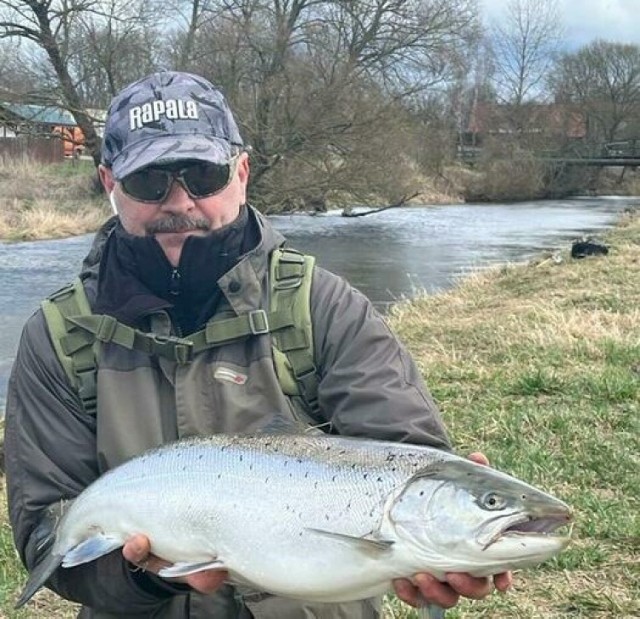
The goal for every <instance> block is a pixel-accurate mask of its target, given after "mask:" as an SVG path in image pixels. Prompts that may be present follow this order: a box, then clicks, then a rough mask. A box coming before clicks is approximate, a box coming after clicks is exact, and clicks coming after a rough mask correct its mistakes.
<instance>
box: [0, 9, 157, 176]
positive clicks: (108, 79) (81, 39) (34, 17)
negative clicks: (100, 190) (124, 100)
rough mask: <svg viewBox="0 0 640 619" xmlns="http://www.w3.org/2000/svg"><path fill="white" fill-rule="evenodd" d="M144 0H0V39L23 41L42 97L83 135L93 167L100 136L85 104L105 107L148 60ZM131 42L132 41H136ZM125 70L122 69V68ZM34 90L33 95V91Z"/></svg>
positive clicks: (141, 70)
mask: <svg viewBox="0 0 640 619" xmlns="http://www.w3.org/2000/svg"><path fill="white" fill-rule="evenodd" d="M148 4H149V3H145V2H143V1H142V0H139V1H137V2H124V1H122V0H0V39H13V40H19V41H22V42H24V43H26V45H27V47H29V46H30V47H31V49H33V50H34V51H33V53H34V55H35V56H37V59H36V60H35V62H34V65H38V64H41V62H42V58H41V57H42V56H44V58H45V59H46V61H47V63H46V65H45V66H44V68H39V69H38V71H39V73H40V79H39V80H38V82H37V86H38V91H39V92H38V93H37V94H38V96H39V98H40V100H41V101H43V102H47V103H49V104H54V105H62V106H63V107H64V108H66V109H67V110H69V112H71V114H72V115H73V117H74V119H75V121H76V123H77V125H78V126H79V127H80V129H81V130H82V132H83V134H84V136H85V146H86V148H87V150H88V152H89V153H91V155H92V157H93V160H94V162H95V163H96V165H97V164H98V163H99V161H100V138H99V136H98V134H97V132H96V129H95V126H94V122H93V121H94V119H93V118H92V117H91V116H90V114H89V112H88V111H87V109H86V107H87V103H91V104H92V105H104V104H105V103H106V101H108V100H109V99H110V98H111V95H113V93H114V92H115V91H116V90H117V89H119V88H120V87H121V86H123V85H124V84H123V83H122V82H123V81H124V82H125V83H126V81H130V79H131V78H135V77H139V76H140V75H142V74H144V71H145V69H147V68H149V66H150V65H151V63H143V62H141V59H142V58H144V57H145V56H148V54H147V53H146V50H148V49H149V47H150V46H149V41H148V40H147V41H146V42H145V41H144V40H143V38H142V35H140V32H141V24H142V25H144V24H145V23H147V22H149V21H150V20H151V14H150V13H149V11H148V10H146V9H145V6H147V5H148ZM136 37H138V38H137V40H135V45H134V39H135V38H136ZM125 66H126V67H128V70H124V67H125ZM33 94H34V93H32V95H33Z"/></svg>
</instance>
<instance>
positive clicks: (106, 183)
mask: <svg viewBox="0 0 640 619" xmlns="http://www.w3.org/2000/svg"><path fill="white" fill-rule="evenodd" d="M98 175H99V176H100V181H101V182H102V186H103V187H104V190H105V192H106V193H107V195H109V194H110V193H111V192H112V191H113V188H114V187H115V186H116V180H115V178H113V174H112V172H111V168H107V166H104V165H102V164H100V165H99V166H98Z"/></svg>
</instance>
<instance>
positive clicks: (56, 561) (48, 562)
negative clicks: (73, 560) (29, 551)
mask: <svg viewBox="0 0 640 619" xmlns="http://www.w3.org/2000/svg"><path fill="white" fill-rule="evenodd" d="M61 563H62V555H56V554H53V553H52V552H51V551H49V552H48V553H47V554H46V555H45V556H44V558H43V559H42V561H40V563H38V565H36V567H35V568H34V569H33V571H32V572H31V573H30V574H29V580H27V584H26V585H25V586H24V589H23V590H22V593H21V594H20V597H19V598H18V601H17V602H16V605H15V608H20V607H21V606H24V605H25V604H26V603H27V602H28V601H29V600H30V599H31V598H32V597H33V596H34V595H35V594H36V592H37V591H38V589H40V587H42V585H44V583H45V582H47V580H48V579H49V577H50V576H51V574H53V573H54V572H55V571H56V570H57V569H58V567H59V566H60V564H61Z"/></svg>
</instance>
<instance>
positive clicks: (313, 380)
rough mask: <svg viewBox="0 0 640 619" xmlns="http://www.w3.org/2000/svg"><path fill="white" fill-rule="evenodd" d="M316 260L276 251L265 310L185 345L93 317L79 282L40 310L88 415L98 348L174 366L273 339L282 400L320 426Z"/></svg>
mask: <svg viewBox="0 0 640 619" xmlns="http://www.w3.org/2000/svg"><path fill="white" fill-rule="evenodd" d="M314 264H315V258H314V257H313V256H307V255H304V254H301V253H299V252H297V251H295V250H292V249H285V248H278V249H276V250H274V252H273V253H272V255H271V261H270V264H269V286H270V291H269V310H268V311H266V310H264V309H258V310H253V311H251V312H248V313H246V314H241V315H240V316H236V317H234V318H225V319H220V320H210V321H209V322H208V323H207V324H206V325H205V327H204V329H202V330H200V331H197V332H196V333H193V334H191V335H190V336H189V337H186V338H183V337H174V336H160V335H156V334H153V333H146V332H144V331H141V330H139V329H135V328H133V327H129V326H128V325H125V324H123V323H121V322H118V321H117V320H116V319H115V318H114V317H113V316H107V315H105V314H93V313H92V312H91V308H90V306H89V302H88V300H87V297H86V293H85V291H84V286H83V285H82V282H81V280H80V278H77V279H76V280H75V281H74V282H73V283H72V284H69V285H68V286H66V287H64V288H62V289H61V290H59V291H57V292H54V293H53V294H52V295H51V296H49V297H48V298H47V299H45V300H44V301H43V302H42V310H43V312H44V316H45V320H46V322H47V326H48V328H49V333H50V335H51V340H52V343H53V346H54V349H55V351H56V355H57V356H58V359H59V360H60V363H61V364H62V367H63V369H64V371H65V373H66V375H67V377H68V378H69V380H70V382H71V384H72V385H73V386H74V388H75V389H76V391H77V393H78V396H79V397H80V400H81V401H82V405H83V407H84V409H85V411H86V412H87V413H88V414H90V415H95V414H96V411H97V401H96V396H97V372H98V367H97V353H98V348H99V346H100V345H101V344H102V343H103V342H105V343H106V342H113V343H114V344H117V345H119V346H123V347H124V348H127V349H129V350H137V351H140V352H143V353H146V354H148V355H157V356H161V357H166V358H168V359H170V360H172V361H175V362H176V363H178V364H179V365H185V364H188V363H190V362H191V360H192V359H193V356H194V355H196V354H198V353H199V352H201V351H203V350H207V349H209V348H216V347H218V346H223V345H225V344H228V343H229V342H233V341H235V340H239V339H242V338H247V337H252V336H255V335H264V334H267V333H269V334H271V341H272V350H273V359H274V364H275V369H276V374H277V376H278V381H279V382H280V387H281V389H282V391H283V392H284V394H285V395H288V396H299V397H300V398H301V399H302V402H303V403H304V406H305V408H306V409H307V412H308V413H309V414H310V415H311V417H312V418H317V414H318V412H319V409H318V397H317V392H318V377H317V374H316V366H315V362H314V351H313V332H312V323H311V309H310V294H311V280H312V277H313V266H314Z"/></svg>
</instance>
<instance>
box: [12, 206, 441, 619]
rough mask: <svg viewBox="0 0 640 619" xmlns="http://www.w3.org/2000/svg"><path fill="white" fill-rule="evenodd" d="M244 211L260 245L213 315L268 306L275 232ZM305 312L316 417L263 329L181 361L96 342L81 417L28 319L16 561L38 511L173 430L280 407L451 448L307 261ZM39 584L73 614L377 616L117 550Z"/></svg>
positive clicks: (16, 394)
mask: <svg viewBox="0 0 640 619" xmlns="http://www.w3.org/2000/svg"><path fill="white" fill-rule="evenodd" d="M250 214H251V216H252V217H254V218H255V220H256V221H257V224H258V226H259V229H260V235H261V239H260V242H259V243H258V245H257V246H256V247H255V248H254V249H253V250H251V251H250V252H248V253H247V254H246V255H244V256H242V258H241V259H240V261H239V262H238V263H237V264H236V265H235V266H234V267H233V268H231V270H229V271H228V272H227V273H226V274H225V275H224V276H223V277H221V278H220V280H219V285H220V288H221V289H222V291H223V295H224V300H223V302H222V303H221V304H220V307H219V308H218V310H217V312H216V317H217V316H220V317H228V316H233V315H239V314H242V313H246V312H248V311H251V310H256V309H260V308H263V309H264V308H267V307H268V299H267V297H268V291H269V285H268V281H267V279H268V276H269V273H268V257H269V255H270V253H271V252H272V251H273V249H274V248H276V247H278V246H280V245H281V244H282V243H283V241H284V239H283V237H282V236H281V235H280V234H279V233H278V232H276V231H275V230H273V228H272V227H271V226H270V224H269V223H268V222H267V221H266V220H265V219H264V218H263V217H262V216H260V215H259V214H258V213H257V212H256V211H254V210H253V209H252V210H251V213H250ZM108 230H109V227H108V226H105V227H104V228H103V230H102V231H100V232H99V233H98V234H97V235H96V239H95V241H94V245H93V248H92V250H91V252H90V253H89V255H88V257H87V258H86V259H85V262H84V264H83V270H82V273H81V277H82V279H83V282H84V286H85V290H86V293H87V296H88V299H89V302H90V303H92V302H93V300H94V299H95V295H96V290H97V273H98V266H99V263H100V258H101V250H102V247H103V245H104V243H105V240H106V236H107V234H108ZM311 316H312V323H313V334H314V350H315V360H316V366H317V368H318V374H319V391H318V399H319V405H320V415H321V419H313V420H312V419H310V418H309V417H308V416H307V415H306V414H305V413H304V411H302V409H301V407H300V406H299V403H297V402H295V401H294V400H295V398H289V397H287V396H285V395H284V394H283V392H282V390H281V389H280V385H279V382H278V378H277V375H276V372H275V369H274V363H273V357H272V346H271V337H270V335H269V334H264V335H256V336H253V337H250V338H248V339H243V340H239V341H234V342H231V343H229V344H227V345H224V346H222V347H220V348H214V349H209V350H205V351H202V352H201V353H199V354H197V355H196V356H195V357H194V359H193V360H192V362H191V363H189V364H187V365H177V364H176V363H175V362H173V361H170V360H168V359H166V358H158V357H152V356H149V355H147V354H144V353H141V352H137V351H131V350H127V349H125V348H122V347H120V346H118V345H116V344H113V343H108V344H103V345H102V346H101V348H100V350H99V352H98V375H97V381H98V398H97V402H98V404H97V413H96V414H95V416H93V415H89V414H87V413H86V412H85V411H84V410H83V408H82V404H81V401H80V400H79V398H78V396H77V394H76V392H75V391H74V389H73V387H72V386H71V384H70V382H69V380H68V378H67V376H66V375H65V373H64V371H63V369H62V366H61V365H60V363H59V361H58V359H57V357H56V354H55V352H54V349H53V347H52V344H51V340H50V337H49V334H48V331H47V327H46V324H45V321H44V318H43V314H42V312H41V311H37V312H36V313H35V314H34V315H33V316H31V318H30V319H29V320H28V322H27V323H26V325H25V327H24V330H23V333H22V338H21V341H20V346H19V350H18V354H17V358H16V361H15V364H14V367H13V371H12V374H11V378H10V381H9V393H8V401H7V411H6V437H5V452H6V467H7V483H8V493H9V510H10V518H11V524H12V526H13V532H14V537H15V542H16V546H17V548H18V551H19V553H20V556H21V558H22V561H23V562H24V564H25V566H26V567H27V569H31V568H33V567H34V565H35V564H36V563H37V562H38V559H39V556H38V550H37V547H38V545H39V542H40V541H42V538H43V537H44V536H46V535H47V534H48V533H49V532H50V525H48V524H47V520H46V519H45V518H44V514H45V511H46V510H47V508H50V507H51V506H55V505H56V504H59V502H60V500H61V499H71V498H73V497H75V496H77V495H78V494H79V493H80V492H81V491H82V490H83V489H84V488H85V487H86V486H87V485H89V484H90V483H91V482H92V481H94V480H95V479H96V478H97V477H98V476H99V475H101V474H102V473H104V472H105V471H107V470H108V469H110V468H112V467H114V466H116V465H118V464H120V463H122V462H124V461H125V460H127V459H129V458H131V457H132V456H135V455H137V454H139V453H141V452H142V451H144V450H146V449H149V448H151V447H155V446H157V445H160V444H162V443H166V442H167V441H172V440H174V439H177V438H182V437H186V436H192V435H208V434H213V433H220V432H230V433H251V432H252V431H256V430H258V429H260V428H263V427H264V426H265V425H266V424H267V423H268V422H269V419H270V418H272V417H273V415H274V414H279V415H282V414H284V415H287V416H290V417H291V418H294V419H297V420H302V421H304V422H305V423H314V424H318V423H322V422H330V425H331V428H332V430H333V431H334V432H336V433H339V434H345V435H354V436H366V437H370V438H376V439H384V440H392V441H407V442H413V443H421V444H428V445H434V446H436V447H441V448H445V449H448V448H449V443H448V439H447V437H446V434H445V431H444V428H443V426H442V423H441V420H440V417H439V414H438V411H437V408H436V406H435V404H434V402H433V400H432V398H431V396H430V395H429V393H428V391H427V389H426V387H425V385H424V384H423V381H422V378H421V376H420V374H419V372H418V370H417V368H416V366H415V365H414V363H413V361H412V360H411V359H410V357H409V355H408V354H407V352H406V351H405V349H404V348H403V347H402V345H401V344H400V343H399V342H398V340H397V339H396V337H395V336H394V335H393V334H392V333H391V332H390V331H389V329H388V327H387V326H386V324H385V323H384V321H383V320H382V318H381V317H380V316H379V315H378V314H377V313H376V312H375V311H374V309H373V308H372V306H371V304H370V303H369V301H368V300H367V299H366V298H365V297H364V296H363V295H362V294H360V293H359V292H357V291H356V290H354V289H353V288H351V287H350V286H349V285H348V284H347V283H346V282H345V281H344V280H343V279H341V278H340V277H338V276H336V275H333V274H332V273H329V272H327V271H325V270H323V269H321V268H319V267H316V268H315V270H314V274H313V281H312V287H311ZM147 328H148V329H149V330H151V331H153V332H155V333H157V334H159V335H169V334H170V333H171V332H172V325H171V322H170V319H169V316H168V315H167V314H166V313H165V312H159V313H158V314H157V315H153V316H151V317H150V318H149V323H148V325H147ZM229 375H232V376H234V377H235V378H236V380H233V381H229V380H228V378H226V377H228V376H229ZM238 376H240V377H243V379H242V380H237V377H238ZM48 584H49V586H50V587H51V588H52V589H53V590H54V591H56V592H57V593H59V594H60V595H61V596H63V597H65V598H67V599H70V600H75V601H77V602H80V603H81V604H83V610H82V612H81V614H80V616H81V617H93V618H96V619H97V618H102V619H106V618H116V617H118V618H124V617H159V618H171V619H174V618H175V619H178V618H187V617H188V618H194V619H195V618H198V619H199V618H204V617H216V618H218V617H219V618H227V617H228V618H231V617H251V616H254V617H257V618H263V619H294V618H298V617H324V618H326V619H334V618H335V619H338V618H344V619H347V618H349V619H358V618H362V619H365V618H369V617H375V616H377V614H376V611H375V610H374V606H375V604H376V602H373V601H365V602H356V603H350V604H332V605H322V604H306V603H302V602H294V601H290V600H283V599H281V598H275V597H273V596H268V595H265V594H257V595H256V594H252V593H248V592H244V591H239V590H236V589H232V588H231V587H229V586H225V587H224V588H223V589H222V590H221V591H220V592H219V593H217V594H214V595H211V596H203V595H200V594H197V593H194V592H189V591H188V590H187V589H186V588H185V587H179V586H174V585H171V584H169V583H168V582H167V581H163V580H162V579H160V578H158V577H155V576H153V575H150V574H146V573H141V572H140V571H135V570H133V569H132V566H131V565H129V564H127V563H126V562H125V561H124V560H123V558H122V554H121V552H120V551H115V552H113V553H111V554H109V555H107V556H105V557H102V558H100V559H98V560H96V561H93V562H91V563H89V564H86V565H81V566H78V567H75V568H69V569H64V568H60V569H58V570H57V572H56V573H55V574H54V576H53V577H52V578H51V579H50V581H49V583H48ZM249 613H250V614H249Z"/></svg>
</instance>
